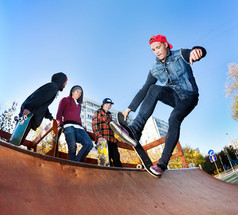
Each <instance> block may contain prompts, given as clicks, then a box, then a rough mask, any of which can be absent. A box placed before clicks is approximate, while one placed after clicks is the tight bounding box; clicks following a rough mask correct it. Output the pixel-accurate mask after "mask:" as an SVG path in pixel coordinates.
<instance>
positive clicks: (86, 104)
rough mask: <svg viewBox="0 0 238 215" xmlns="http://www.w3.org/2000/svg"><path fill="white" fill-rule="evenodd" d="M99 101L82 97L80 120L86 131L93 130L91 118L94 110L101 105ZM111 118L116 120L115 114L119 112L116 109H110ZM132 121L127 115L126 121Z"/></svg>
mask: <svg viewBox="0 0 238 215" xmlns="http://www.w3.org/2000/svg"><path fill="white" fill-rule="evenodd" d="M101 105H102V104H101V103H98V102H95V101H93V100H90V99H88V98H84V101H83V104H82V108H81V120H82V124H83V126H85V127H86V129H87V131H89V132H93V129H92V119H93V115H94V112H95V111H96V110H98V109H99V108H100V107H101ZM110 112H111V114H112V115H111V116H112V120H113V121H116V114H117V113H118V112H119V111H118V110H115V109H113V108H111V109H110ZM132 121H133V117H132V116H129V117H128V123H130V122H132Z"/></svg>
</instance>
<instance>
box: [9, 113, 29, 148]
mask: <svg viewBox="0 0 238 215" xmlns="http://www.w3.org/2000/svg"><path fill="white" fill-rule="evenodd" d="M32 116H33V114H32V113H30V114H28V115H24V116H23V117H19V118H18V119H17V120H18V122H17V124H16V127H15V129H14V131H13V133H12V135H11V138H10V140H9V142H10V143H12V144H14V145H16V146H19V145H20V143H21V141H22V138H23V136H24V134H25V132H26V128H27V126H28V124H29V122H30V120H31V118H32Z"/></svg>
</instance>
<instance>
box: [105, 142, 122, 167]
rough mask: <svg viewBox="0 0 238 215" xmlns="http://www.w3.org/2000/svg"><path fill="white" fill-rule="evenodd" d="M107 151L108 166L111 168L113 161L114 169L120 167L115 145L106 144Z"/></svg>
mask: <svg viewBox="0 0 238 215" xmlns="http://www.w3.org/2000/svg"><path fill="white" fill-rule="evenodd" d="M108 151H109V160H110V166H113V165H112V161H113V164H114V166H115V167H122V164H121V161H120V154H119V152H118V148H117V143H112V142H108Z"/></svg>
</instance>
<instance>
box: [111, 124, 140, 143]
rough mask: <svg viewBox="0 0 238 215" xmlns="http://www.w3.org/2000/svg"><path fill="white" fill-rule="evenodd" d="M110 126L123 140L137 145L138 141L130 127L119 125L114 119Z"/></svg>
mask: <svg viewBox="0 0 238 215" xmlns="http://www.w3.org/2000/svg"><path fill="white" fill-rule="evenodd" d="M110 127H111V129H112V130H113V132H115V133H116V134H117V135H118V136H119V138H121V139H122V140H123V141H125V142H126V143H128V144H129V145H131V146H133V147H136V146H137V144H138V142H137V141H136V140H135V139H134V136H133V133H132V132H131V130H130V128H129V127H127V128H125V127H123V126H120V125H117V124H116V123H115V122H113V121H111V122H110Z"/></svg>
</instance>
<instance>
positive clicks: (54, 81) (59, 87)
mask: <svg viewBox="0 0 238 215" xmlns="http://www.w3.org/2000/svg"><path fill="white" fill-rule="evenodd" d="M67 80H68V79H67V76H66V75H65V74H64V73H62V72H60V73H56V74H54V75H53V76H52V78H51V82H49V83H47V84H45V85H43V86H41V87H40V88H38V89H37V90H36V91H35V92H33V93H32V94H31V95H30V96H29V97H28V98H27V99H26V100H25V101H24V102H23V104H22V105H21V109H20V113H19V117H24V116H25V115H26V116H27V115H29V114H30V113H32V114H33V116H32V118H31V120H30V121H29V124H28V126H27V128H26V131H25V133H24V135H23V138H22V140H21V142H20V145H21V144H22V143H23V142H24V140H25V138H26V136H27V134H28V133H29V131H30V129H33V130H36V129H37V128H38V127H39V126H40V124H41V122H42V120H43V118H44V117H45V118H46V119H49V120H52V119H53V117H52V114H51V113H50V111H49V109H48V107H49V105H50V104H51V103H52V102H53V101H54V99H55V97H56V95H57V93H58V91H63V89H64V88H65V86H66V83H67Z"/></svg>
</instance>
